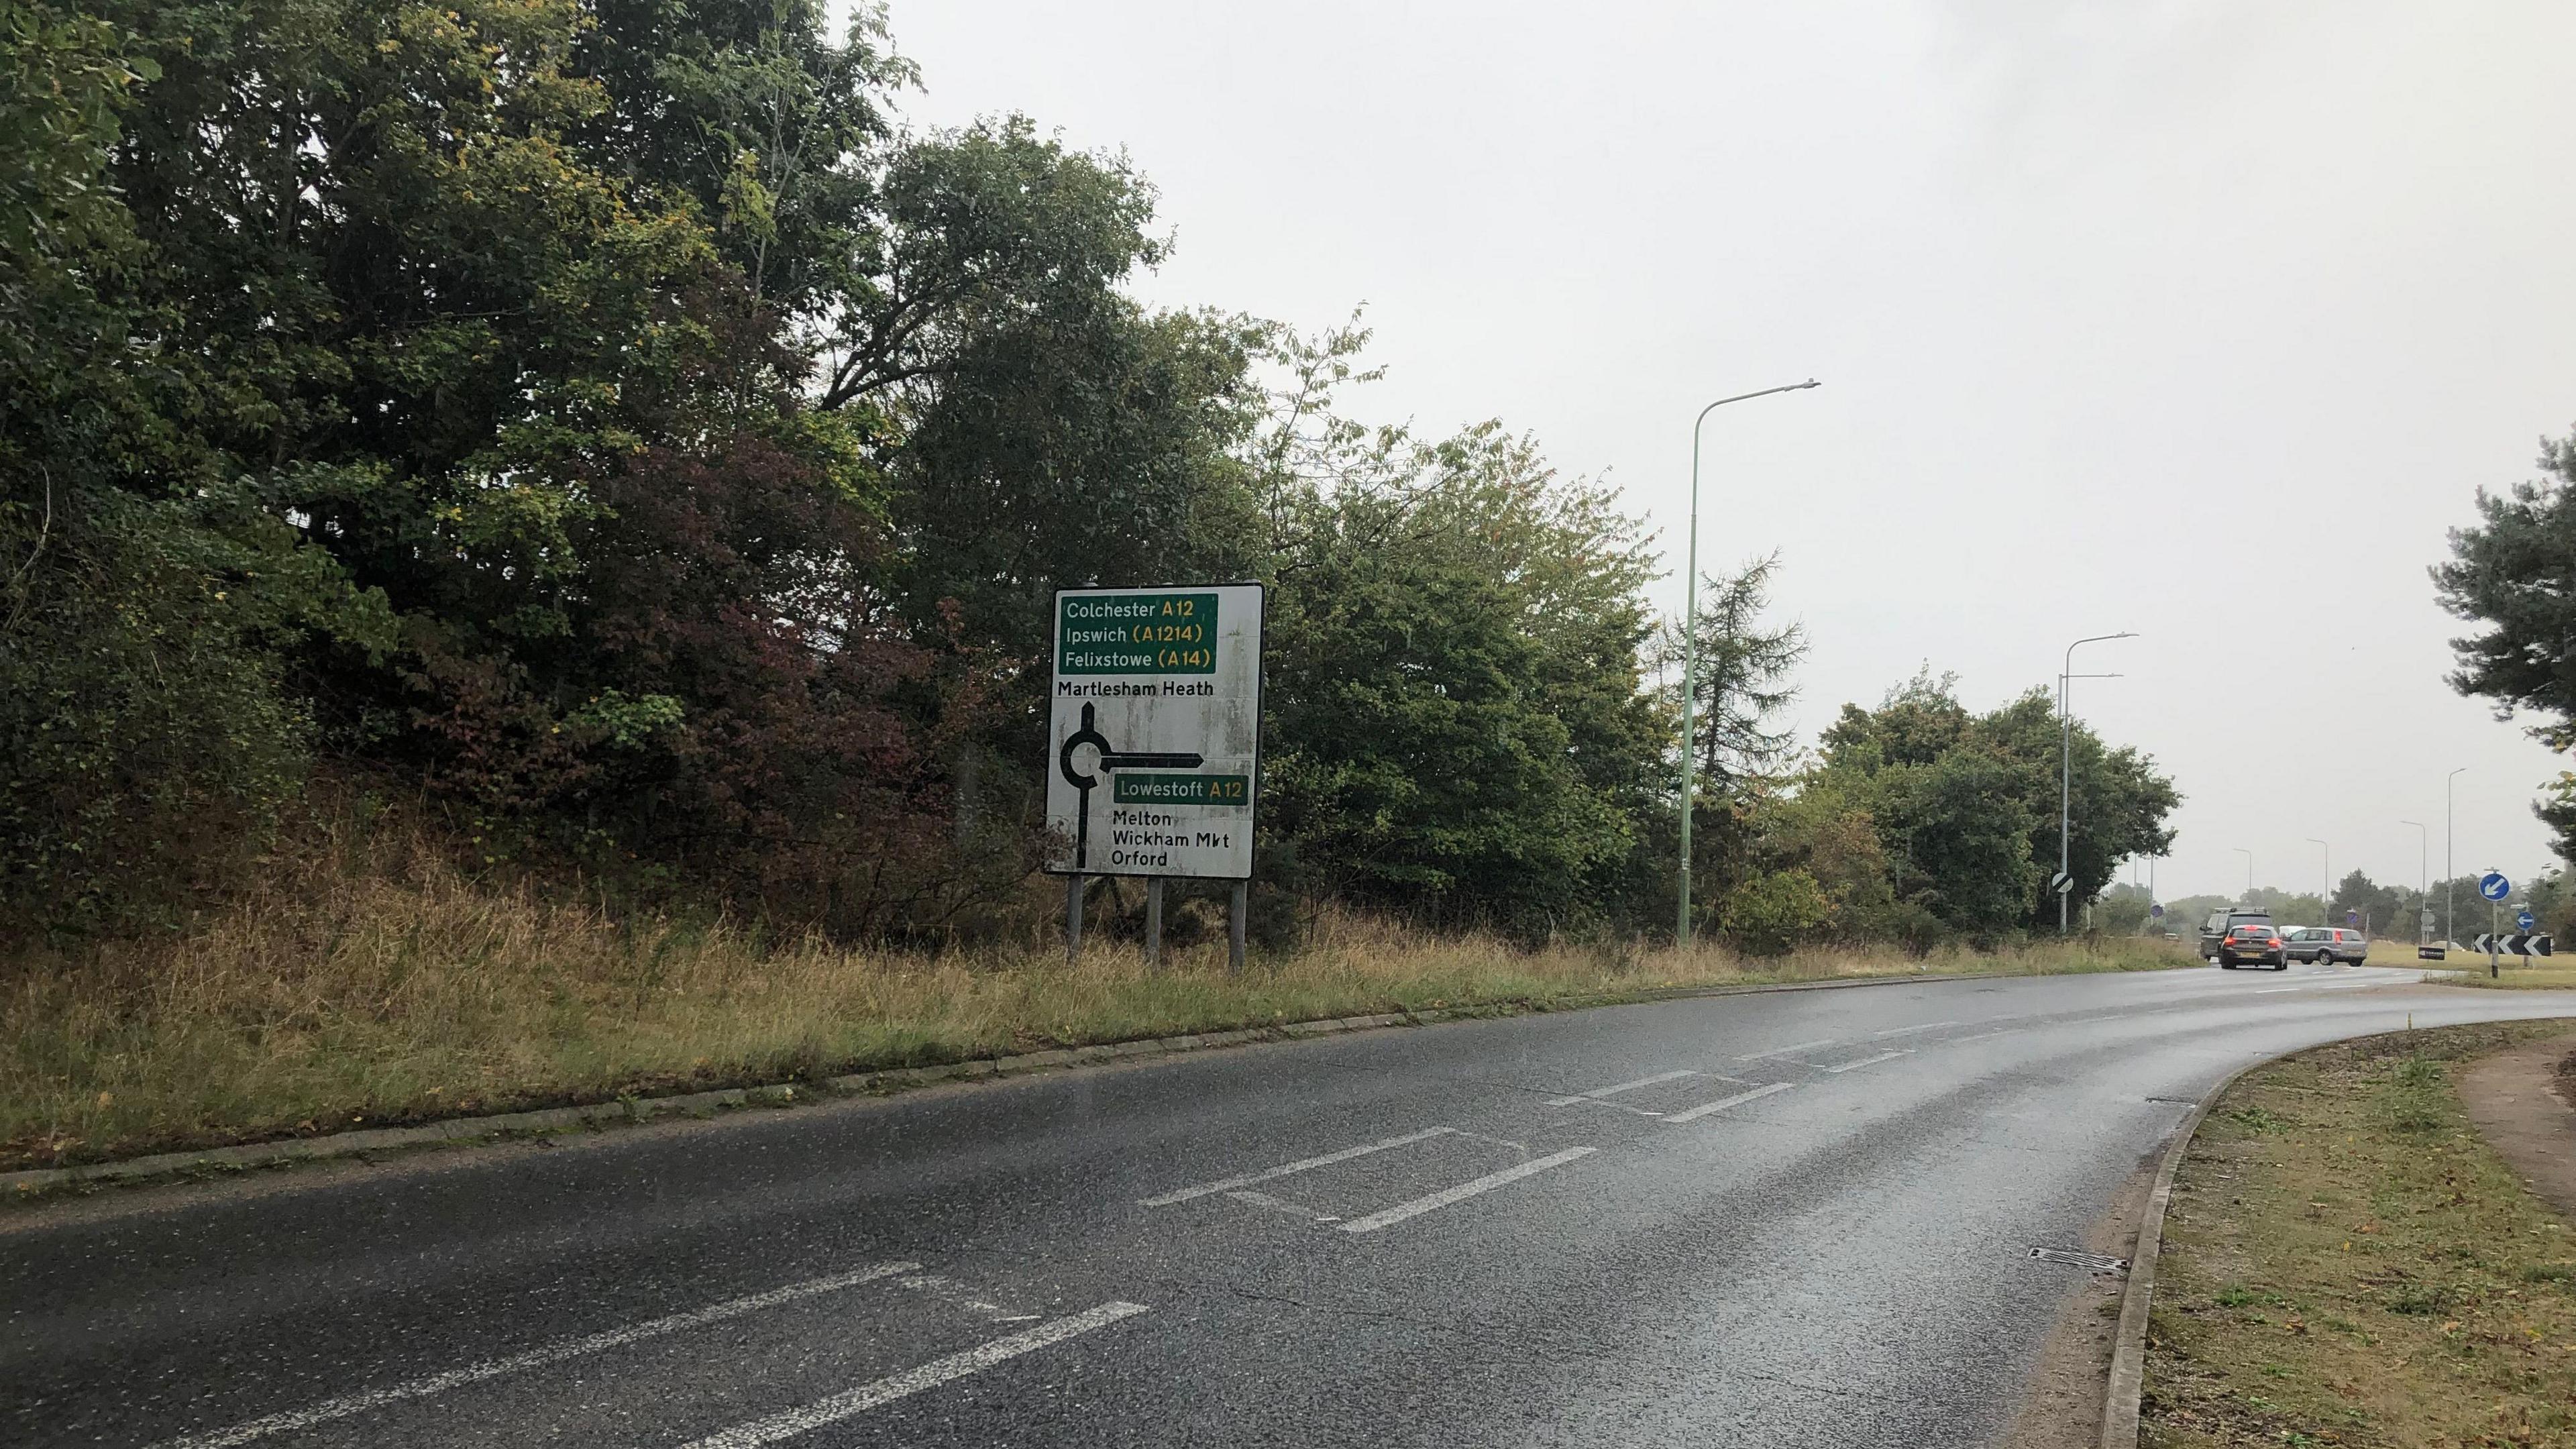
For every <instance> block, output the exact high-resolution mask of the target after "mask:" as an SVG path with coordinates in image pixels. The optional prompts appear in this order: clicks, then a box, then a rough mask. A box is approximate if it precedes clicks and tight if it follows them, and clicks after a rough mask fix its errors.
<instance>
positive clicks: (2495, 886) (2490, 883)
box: [2478, 870, 2513, 981]
mask: <svg viewBox="0 0 2576 1449" xmlns="http://www.w3.org/2000/svg"><path fill="white" fill-rule="evenodd" d="M2478 894H2479V895H2482V896H2485V897H2486V898H2487V979H2488V980H2489V981H2493V980H2495V979H2496V977H2497V976H2498V975H2499V974H2500V973H2499V972H2498V971H2497V969H2496V902H2498V901H2501V900H2503V899H2504V898H2505V897H2506V896H2509V895H2512V894H2513V882H2512V881H2509V880H2507V879H2505V876H2504V872H2503V871H2500V870H2491V871H2488V872H2487V873H2486V874H2484V875H2482V876H2479V877H2478Z"/></svg>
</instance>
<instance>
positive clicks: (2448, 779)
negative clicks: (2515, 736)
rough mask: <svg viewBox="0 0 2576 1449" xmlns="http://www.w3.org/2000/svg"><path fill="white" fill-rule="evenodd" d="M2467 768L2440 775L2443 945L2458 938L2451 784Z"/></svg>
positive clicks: (2456, 829) (2455, 831)
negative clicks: (2454, 913)
mask: <svg viewBox="0 0 2576 1449" xmlns="http://www.w3.org/2000/svg"><path fill="white" fill-rule="evenodd" d="M2468 768H2469V767H2468V766H2466V765H2462V766H2461V767H2460V768H2458V769H2456V770H2453V771H2452V772H2451V773H2449V774H2447V775H2444V776H2443V777H2442V944H2443V945H2445V946H2447V945H2449V944H2451V943H2452V942H2453V941H2456V940H2458V939H2459V938H2460V933H2459V931H2458V929H2457V928H2455V927H2454V926H2453V925H2452V924H2451V892H2452V890H2453V887H2452V885H2451V879H2452V877H2453V876H2455V875H2457V874H2458V872H2457V871H2456V870H2454V869H2453V868H2452V861H2451V847H2452V846H2453V845H2454V844H2455V843H2456V842H2457V841H2458V839H2459V827H2458V826H2457V825H2454V824H2453V823H2452V820H2451V801H2452V798H2453V797H2452V794H2451V786H2452V784H2453V782H2455V781H2457V780H2458V779H2459V778H2460V776H2462V775H2464V774H2466V773H2468Z"/></svg>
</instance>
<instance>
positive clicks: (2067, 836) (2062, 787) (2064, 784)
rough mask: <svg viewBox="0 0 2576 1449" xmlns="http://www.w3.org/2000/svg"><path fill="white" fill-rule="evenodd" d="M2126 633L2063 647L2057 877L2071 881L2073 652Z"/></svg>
mask: <svg viewBox="0 0 2576 1449" xmlns="http://www.w3.org/2000/svg"><path fill="white" fill-rule="evenodd" d="M2137 637H2138V636H2137V635H2135V634H2133V633H2130V632H2129V631H2127V630H2125V629H2124V630H2122V631H2121V632H2119V633H2117V634H2095V635H2092V636H2090V637H2088V638H2083V639H2078V640H2076V641H2075V643H2073V644H2069V645H2067V646H2066V666H2065V668H2063V669H2061V670H2059V671H2058V674H2057V873H2058V875H2059V876H2061V877H2071V876H2072V875H2073V874H2074V868H2073V867H2072V866H2071V865H2070V864H2069V861H2070V860H2071V859H2072V858H2073V853H2074V843H2075V744H2074V741H2075V683H2074V680H2075V650H2076V648H2077V646H2079V645H2084V644H2099V643H2101V642H2102V641H2103V640H2105V639H2135V638H2137ZM2074 894H2075V890H2074V887H2073V885H2072V884H2071V883H2070V884H2069V885H2068V886H2067V888H2066V889H2064V890H2060V891H2059V892H2058V893H2057V934H2059V935H2061V936H2063V935H2065V934H2066V902H2067V898H2068V897H2070V896H2072V895H2074Z"/></svg>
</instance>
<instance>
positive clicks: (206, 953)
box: [0, 865, 2191, 1168]
mask: <svg viewBox="0 0 2576 1449" xmlns="http://www.w3.org/2000/svg"><path fill="white" fill-rule="evenodd" d="M298 884H299V885H300V886H301V887H305V888H281V889H278V890H276V891H274V892H272V893H269V894H267V895H266V896H265V897H264V898H262V899H260V900H257V901H253V902H250V903H247V904H245V905H244V906H242V907H241V908H239V909H236V910H233V911H231V912H229V913H228V914H226V915H224V916H222V917H221V918H218V919H216V920H214V921H211V922H209V923H207V924H206V925H205V926H204V927H202V928H201V929H198V930H196V931H193V932H191V933H189V934H188V935H186V936H184V937H179V938H175V939H171V940H167V941H162V942H158V943H152V944H148V945H136V946H128V947H123V948H118V949H114V950H109V951H106V952H102V953H96V954H92V955H90V956H86V957H83V958H80V959H77V960H22V961H18V962H12V963H0V1167H11V1168H15V1167H50V1166H58V1165H64V1164H70V1163H79V1162H90V1161H98V1160H101V1159H104V1158H110V1157H122V1156H131V1155H135V1154H138V1153H144V1152H156V1151H168V1150H178V1149H189V1148H197V1147H205V1146H214V1145H220V1144H225V1143H233V1142H245V1141H257V1140H262V1139H266V1138H273V1137H281V1136H292V1135H303V1134H314V1133H320V1132H328V1131H336V1130H341V1129H344V1128H347V1127H353V1126H392V1125H398V1124H402V1123H406V1122H419V1121H426V1120H431V1119H434V1118H440V1117H453V1116H463V1115H469V1114H473V1113H481V1112H499V1111H511V1110H517V1109H521V1108H527V1107H539V1106H553V1105H563V1104H572V1103H586V1102H603V1101H613V1100H615V1099H617V1098H619V1097H621V1096H628V1095H638V1096H641V1095H658V1094H663V1093H670V1092H682V1091H695V1090H702V1089H706V1088H713V1087H728V1086H738V1085H746V1084H751V1083H761V1082H782V1081H799V1080H813V1079H817V1078H821V1077H826V1076H833V1075H837V1074H840V1073H845V1072H856V1071H867V1070H872V1069H877V1068H884V1067H903V1066H921V1065H929V1064H936V1063H946V1062H954V1061H963V1060H968V1059H972V1058H978V1057H991V1056H999V1055H1004V1054H1008V1053H1012V1052H1022V1051H1034V1050H1042V1049H1045V1048H1048V1047H1060V1046H1083V1045H1091V1044H1095V1043H1103V1042H1117V1041H1129V1040H1136V1039H1141V1038H1152V1037H1161V1036H1172V1035H1178V1034H1182V1033H1189V1032H1200V1031H1224V1030H1236V1029H1242V1028H1246V1027H1258V1026H1263V1025H1269V1024H1276V1023H1280V1022H1287V1021H1302V1020H1314V1019H1319V1018H1329V1017H1340V1016H1353V1015H1363V1014H1370V1013H1378V1012H1389V1011H1403V1010H1421V1009H1426V1008H1447V1009H1452V1010H1456V1009H1461V1008H1463V1009H1469V1010H1475V1009H1486V1008H1490V1009H1494V1010H1516V1009H1546V1008H1548V1007H1551V1006H1560V1005H1571V1004H1576V1003H1581V1002H1590V1001H1598V1000H1601V999H1603V998H1616V997H1621V996H1634V995H1642V994H1647V993H1651V992H1653V991H1655V990H1658V989H1662V988H1672V987H1695V986H1715V985H1727V984H1737V983H1742V984H1754V983H1761V982H1771V981H1793V980H1823V979H1829V978H1833V977H1844V976H1871V975H1902V974H1910V973H1915V972H1925V971H1976V972H1995V973H2034V972H2053V971H2103V970H2137V969H2149V968H2155V967H2162V966H2175V965H2189V964H2191V962H2190V959H2189V955H2188V952H2187V951H2185V950H2182V949H2180V948H2171V947H2164V946H2161V945H2159V944H2157V943H2151V942H2145V941H2130V940H2121V941H2110V942H2103V943H2100V944H2093V945H2088V944H2084V943H2081V942H2077V943H2071V944H2059V943H2054V942H2052V943H2049V944H2047V945H2044V946H2036V947H2032V948H2029V949H2025V950H2018V951H2012V952H2007V953H2003V954H1986V955H1978V954H1971V953H1965V952H1950V953H1940V954H1935V955H1933V956H1930V957H1913V956H1908V955H1905V954H1903V953H1902V952H1898V951H1894V950H1878V951H1852V952H1846V951H1813V952H1806V953H1802V954H1797V955H1792V956H1790V957H1788V958H1786V959H1782V960H1776V961H1762V962H1755V961H1747V960H1744V959H1741V958H1738V957H1735V956H1732V955H1729V954H1728V953H1726V952H1724V951H1722V950H1718V949H1714V948H1711V949H1704V950H1700V951H1695V952H1693V953H1691V954H1688V955H1679V954H1676V953H1674V952H1671V951H1669V950H1663V951H1653V950H1643V949H1636V948H1626V949H1623V948H1617V947H1597V946H1578V945H1563V946H1554V947H1549V948H1546V949H1541V950H1535V951H1531V950H1519V949H1514V948H1512V947H1510V946H1508V945H1506V944H1504V943H1502V942H1499V941H1495V940H1492V939H1487V938H1479V937H1474V936H1464V937H1462V936H1456V935H1429V934H1424V933H1418V932H1412V931H1407V930H1404V929H1402V928H1400V927H1395V926H1391V925H1386V924H1383V923H1378V922H1373V921H1369V920H1365V919H1359V918H1352V917H1347V916H1340V915H1334V914H1329V913H1328V914H1327V915H1326V916H1324V917H1323V919H1322V920H1321V921H1320V922H1318V923H1317V926H1316V929H1315V930H1314V932H1313V933H1312V936H1311V939H1310V940H1309V942H1308V944H1307V945H1306V947H1305V948H1304V949H1302V950H1300V951H1298V952H1296V953H1294V954H1292V955H1286V956H1283V957H1280V958H1278V959H1259V958H1256V961H1255V963H1254V965H1253V967H1252V969H1251V970H1249V971H1247V972H1246V973H1245V974H1244V975H1242V976H1240V977H1232V976H1229V975H1228V974H1227V973H1226V972H1225V970H1224V964H1223V946H1222V943H1221V941H1219V942H1211V943H1206V944H1201V945H1198V946H1195V947H1192V948H1189V949H1184V950H1178V951H1175V952H1174V953H1173V959H1172V961H1171V964H1170V965H1169V966H1168V967H1167V968H1166V969H1164V970H1162V971H1159V972H1149V971H1147V970H1145V969H1144V968H1143V966H1142V965H1141V963H1140V962H1139V961H1138V959H1137V956H1136V953H1135V951H1134V950H1133V948H1132V947H1125V948H1122V947H1119V946H1116V945H1114V944H1112V945H1108V946H1104V947H1103V948H1102V949H1099V950H1097V951H1093V952H1089V953H1087V954H1086V957H1085V959H1084V960H1083V961H1082V962H1080V963H1079V964H1078V965H1072V966H1068V965H1067V964H1066V963H1065V962H1064V960H1063V958H1062V954H1061V950H1060V948H1049V947H1047V946H1046V945H1044V944H1043V943H1039V942H1031V943H1028V944H1026V945H1024V946H1021V947H1018V948H1011V949H1002V950H995V951H988V952H985V953H982V954H967V953H958V952H951V953H947V954H944V955H936V956H934V955H927V954H917V953H915V954H907V953H901V952H887V951H868V950H852V949H848V948H844V947H838V946H833V945H830V944H828V943H824V942H820V941H802V942H787V943H783V944H782V943H775V942H767V941H764V940H762V939H761V938H760V937H759V935H758V933H756V932H753V931H749V930H746V929H742V928H740V927H737V926H734V925H730V924H727V923H723V922H714V923H703V922H701V923H687V922H676V921H643V922H638V921H635V920H631V919H630V920H624V921H615V920H611V919H609V918H607V917H605V916H604V915H602V914H601V913H599V912H598V911H596V910H593V909H589V908H586V907H583V906H580V905H576V904H568V903H565V902H562V901H558V900H546V899H541V898H538V897H536V896H532V895H528V894H514V893H508V892H498V891H495V890H493V889H491V888H489V887H487V886H483V885H479V884H476V883H473V882H469V881H467V880H464V879H462V878H460V877H458V876H456V875H454V874H452V873H449V872H447V871H445V870H443V869H438V868H433V867H426V866H417V865H415V867H414V868H411V869H409V870H407V871H406V872H405V873H402V874H400V875H383V874H378V875H373V876H359V877H356V878H342V879H337V880H328V881H307V882H302V883H298Z"/></svg>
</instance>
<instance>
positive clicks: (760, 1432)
mask: <svg viewBox="0 0 2576 1449" xmlns="http://www.w3.org/2000/svg"><path fill="white" fill-rule="evenodd" d="M1151 1311H1152V1310H1151V1309H1148V1308H1147V1307H1145V1305H1143V1304H1141V1303H1103V1304H1101V1305H1100V1306H1099V1307H1097V1308H1093V1309H1089V1310H1087V1311H1085V1312H1081V1313H1076V1314H1073V1315H1072V1316H1070V1317H1067V1318H1059V1319H1056V1320H1055V1321H1054V1322H1052V1323H1041V1324H1039V1325H1038V1326H1037V1327H1035V1328H1024V1329H1022V1330H1020V1331H1019V1332H1017V1333H1014V1334H1012V1335H1011V1336H1010V1337H1008V1338H997V1339H994V1340H993V1341H992V1342H991V1343H987V1344H982V1345H979V1346H977V1347H975V1348H970V1349H967V1350H966V1351H965V1352H963V1353H952V1354H950V1355H949V1356H948V1357H946V1358H935V1359H932V1360H931V1361H930V1362H928V1363H926V1364H923V1365H922V1366H921V1367H919V1368H916V1369H907V1370H905V1371H904V1372H902V1373H899V1374H895V1375H893V1376H891V1377H888V1378H882V1379H879V1380H877V1381H876V1382H875V1383H872V1384H861V1385H859V1386H858V1387H857V1388H855V1389H850V1390H847V1391H845V1392H842V1393H837V1394H834V1395H832V1396H831V1397H830V1398H826V1399H816V1400H815V1401H814V1402H812V1403H810V1404H806V1405H804V1406H803V1407H801V1408H794V1409H789V1410H787V1411H786V1412H784V1413H779V1414H772V1415H770V1416H769V1417H768V1418H765V1419H754V1420H752V1421H751V1422H750V1423H748V1424H737V1425H735V1426H734V1427H733V1428H730V1429H727V1430H725V1431H724V1432H722V1433H720V1434H710V1435H708V1436H707V1437H705V1438H703V1439H700V1440H697V1441H695V1442H694V1443H692V1444H690V1445H688V1446H687V1449H759V1446H760V1445H763V1444H775V1443H777V1442H778V1441H779V1440H781V1439H793V1438H795V1437H796V1436H797V1435H799V1434H805V1433H810V1432H812V1431H813V1430H816V1429H820V1428H822V1427H823V1426H824V1425H826V1424H837V1423H839V1422H840V1421H842V1420H843V1419H848V1418H853V1417H855V1416H857V1415H860V1414H864V1413H866V1412H867V1411H868V1410H870V1409H874V1408H878V1407H880V1406H883V1405H886V1404H891V1403H893V1402H894V1401H895V1400H897V1399H902V1398H909V1397H910V1396H912V1395H914V1394H917V1393H920V1392H921V1391H922V1390H924V1389H935V1388H937V1387H939V1386H940V1385H941V1384H944V1383H948V1382H950V1381H951V1380H954V1379H962V1378H964V1377H966V1376H967V1375H968V1374H975V1373H981V1372H983V1371H984V1370H986V1369H988V1368H991V1367H992V1366H993V1365H995V1364H998V1363H1005V1362H1008V1361H1009V1360H1011V1359H1015V1358H1018V1357H1019V1356H1020V1355H1021V1354H1024V1353H1033V1352H1035V1351H1036V1350H1038V1349H1041V1348H1046V1347H1049V1346H1050V1345H1053V1344H1059V1343H1062V1342H1064V1341H1065V1340H1066V1339H1068V1338H1079V1337H1081V1336H1082V1335H1083V1334H1086V1333H1089V1332H1091V1331H1092V1330H1093V1329H1097V1328H1107V1327H1108V1326H1109V1325H1110V1324H1113V1323H1116V1322H1118V1321H1119V1320H1120V1319H1122V1318H1133V1317H1135V1316H1136V1315H1137V1314H1139V1313H1148V1312H1151Z"/></svg>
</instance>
